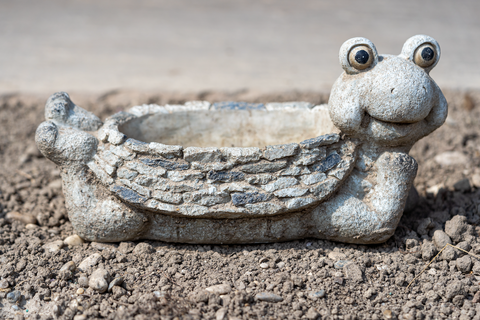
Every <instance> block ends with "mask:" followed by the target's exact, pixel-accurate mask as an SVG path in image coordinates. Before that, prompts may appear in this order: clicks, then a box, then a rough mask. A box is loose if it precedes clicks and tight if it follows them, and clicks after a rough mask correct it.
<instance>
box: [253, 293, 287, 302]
mask: <svg viewBox="0 0 480 320" xmlns="http://www.w3.org/2000/svg"><path fill="white" fill-rule="evenodd" d="M255 299H257V300H260V301H267V302H282V301H283V298H282V297H280V296H277V295H276V294H274V293H269V292H260V293H257V294H256V295H255Z"/></svg>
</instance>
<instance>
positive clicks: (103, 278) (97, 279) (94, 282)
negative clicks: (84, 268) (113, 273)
mask: <svg viewBox="0 0 480 320" xmlns="http://www.w3.org/2000/svg"><path fill="white" fill-rule="evenodd" d="M108 278H109V274H108V271H107V270H105V269H97V270H95V271H94V272H93V273H92V275H91V276H90V279H89V280H88V286H89V287H90V288H92V289H93V290H95V291H97V292H100V293H104V292H105V291H107V289H108Z"/></svg>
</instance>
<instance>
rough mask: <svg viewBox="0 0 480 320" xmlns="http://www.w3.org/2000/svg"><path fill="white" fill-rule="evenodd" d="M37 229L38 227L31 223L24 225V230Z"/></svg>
mask: <svg viewBox="0 0 480 320" xmlns="http://www.w3.org/2000/svg"><path fill="white" fill-rule="evenodd" d="M37 228H38V226H37V225H36V224H33V223H27V224H26V225H25V229H29V230H31V229H37Z"/></svg>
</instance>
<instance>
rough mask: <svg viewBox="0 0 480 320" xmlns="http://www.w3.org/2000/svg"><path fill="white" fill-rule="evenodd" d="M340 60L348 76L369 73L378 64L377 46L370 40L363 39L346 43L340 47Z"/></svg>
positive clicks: (350, 40) (353, 39) (355, 39)
mask: <svg viewBox="0 0 480 320" xmlns="http://www.w3.org/2000/svg"><path fill="white" fill-rule="evenodd" d="M338 58H339V60H340V65H341V66H342V68H343V70H345V72H346V73H347V74H357V73H360V72H367V71H368V70H370V69H371V68H373V67H375V65H376V64H377V62H378V54H377V49H376V48H375V45H374V44H373V43H372V42H371V41H370V40H368V39H366V38H361V37H358V38H352V39H349V40H347V41H345V42H344V43H343V44H342V46H341V47H340V52H339V53H338Z"/></svg>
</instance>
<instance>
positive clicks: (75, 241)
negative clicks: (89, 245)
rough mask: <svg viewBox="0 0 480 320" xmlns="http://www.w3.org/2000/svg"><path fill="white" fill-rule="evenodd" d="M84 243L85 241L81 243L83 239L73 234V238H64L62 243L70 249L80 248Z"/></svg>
mask: <svg viewBox="0 0 480 320" xmlns="http://www.w3.org/2000/svg"><path fill="white" fill-rule="evenodd" d="M84 242H85V241H83V239H82V238H80V237H79V236H78V235H76V234H74V235H73V236H69V237H66V238H65V240H63V243H65V245H67V246H71V247H75V246H81V245H82V244H83V243H84Z"/></svg>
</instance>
